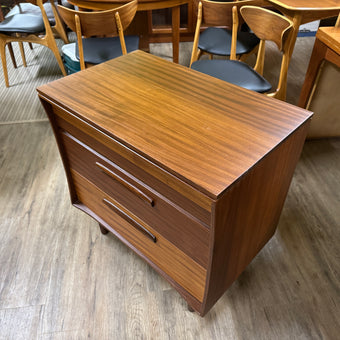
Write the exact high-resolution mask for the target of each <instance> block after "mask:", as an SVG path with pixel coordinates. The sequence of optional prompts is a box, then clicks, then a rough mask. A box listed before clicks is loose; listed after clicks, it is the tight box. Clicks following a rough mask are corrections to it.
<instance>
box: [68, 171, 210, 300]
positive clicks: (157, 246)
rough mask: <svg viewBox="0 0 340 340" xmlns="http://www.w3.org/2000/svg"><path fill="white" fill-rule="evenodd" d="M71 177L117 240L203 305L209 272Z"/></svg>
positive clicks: (107, 198) (79, 193) (91, 186)
mask: <svg viewBox="0 0 340 340" xmlns="http://www.w3.org/2000/svg"><path fill="white" fill-rule="evenodd" d="M71 173H72V178H73V181H74V185H75V189H76V192H77V196H78V199H79V201H80V202H81V203H82V204H84V205H85V206H87V207H88V208H89V209H90V210H92V211H93V212H94V213H95V214H96V215H97V216H99V217H100V218H101V219H103V220H104V221H105V222H106V223H108V224H109V225H110V226H112V228H113V229H114V230H115V231H116V233H118V235H117V236H119V237H120V238H123V241H125V242H126V243H128V245H129V246H130V247H131V248H132V249H135V250H137V252H138V253H140V254H141V255H142V256H145V257H146V258H147V259H149V260H150V261H151V262H152V263H153V264H155V265H156V266H157V267H158V268H159V269H161V270H162V271H163V272H164V273H166V274H167V275H168V276H170V277H171V278H172V279H173V280H174V281H175V282H176V283H177V284H179V285H180V286H181V287H183V288H184V289H185V290H186V291H187V292H189V293H190V294H191V295H192V296H194V297H195V298H196V299H197V300H199V301H200V302H202V301H203V295H204V287H205V280H206V269H204V268H203V267H202V266H200V265H199V264H198V263H197V262H195V261H194V260H193V259H191V258H190V257H189V256H188V255H186V254H185V253H184V252H182V251H181V250H180V249H178V248H177V247H175V246H174V245H173V244H172V243H171V242H169V241H168V240H167V239H166V238H164V237H163V236H162V235H161V234H159V233H158V232H157V231H156V230H154V229H153V228H151V227H150V226H148V225H147V224H145V223H144V222H143V221H141V220H140V219H138V217H137V216H134V215H133V214H131V213H130V212H129V211H128V210H126V209H125V208H124V207H122V206H121V205H120V204H119V203H118V202H117V201H115V200H113V199H112V198H111V197H110V196H109V195H107V194H106V193H105V192H103V191H102V190H100V189H99V188H97V187H96V186H95V185H94V184H93V183H91V182H89V181H88V180H87V179H85V178H84V177H83V176H81V175H80V174H79V173H77V172H76V171H74V170H72V171H71Z"/></svg>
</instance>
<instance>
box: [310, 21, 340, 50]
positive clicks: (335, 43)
mask: <svg viewBox="0 0 340 340" xmlns="http://www.w3.org/2000/svg"><path fill="white" fill-rule="evenodd" d="M316 37H317V39H319V40H321V41H322V42H323V43H325V44H326V45H327V46H328V47H329V48H331V49H332V50H333V51H335V52H336V53H338V54H340V27H320V28H319V29H318V32H317V33H316Z"/></svg>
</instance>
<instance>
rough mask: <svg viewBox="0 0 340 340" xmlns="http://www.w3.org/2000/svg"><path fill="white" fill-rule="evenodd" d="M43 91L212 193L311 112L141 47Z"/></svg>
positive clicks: (222, 186) (46, 86) (295, 126)
mask: <svg viewBox="0 0 340 340" xmlns="http://www.w3.org/2000/svg"><path fill="white" fill-rule="evenodd" d="M108 78H110V79H119V82H118V83H117V82H113V83H112V84H110V83H108V82H107V80H106V79H108ZM169 84H170V85H169ZM38 91H39V92H40V93H42V92H43V94H44V96H46V97H48V98H51V99H52V100H53V101H55V102H56V103H57V104H59V105H61V106H63V107H67V108H68V110H69V111H71V112H73V113H74V114H75V115H82V118H83V119H85V120H87V121H88V122H90V123H91V124H93V125H94V126H95V127H97V128H98V129H99V130H102V131H106V133H107V134H109V135H111V136H112V137H114V138H115V139H117V140H118V141H121V142H122V143H123V144H125V145H127V146H128V147H129V148H131V149H132V150H136V151H137V152H138V153H139V154H141V155H142V156H144V157H146V158H147V159H150V160H151V161H152V162H154V163H155V164H159V165H160V166H161V167H162V168H163V169H166V170H167V171H169V172H170V173H173V174H175V175H176V176H178V177H179V178H182V179H183V181H185V182H187V183H189V184H191V185H192V186H193V187H195V188H197V189H198V190H200V191H202V192H203V193H205V194H207V195H208V196H211V197H212V198H217V197H218V196H219V195H220V194H221V193H222V192H223V190H225V188H227V187H228V186H229V185H230V184H231V183H233V182H234V181H235V180H236V179H238V178H239V177H240V176H241V175H242V174H244V173H245V172H246V171H247V170H248V169H249V168H250V167H251V166H252V165H253V164H254V162H257V161H258V160H259V159H261V158H262V157H264V156H265V155H266V153H267V152H268V151H269V150H271V149H272V148H273V147H275V146H276V145H278V144H279V143H281V142H282V140H283V139H284V138H285V137H286V136H287V133H288V134H289V133H291V131H293V130H294V129H296V128H297V127H298V126H299V125H300V124H301V123H303V122H304V121H305V120H306V119H308V118H309V117H310V116H311V114H310V113H309V112H307V111H305V110H301V109H300V108H297V107H295V106H291V105H289V104H287V103H284V102H282V101H278V100H272V99H271V98H266V97H265V96H262V95H260V94H255V93H254V92H252V91H248V90H244V89H239V87H236V86H233V85H231V84H228V83H226V82H223V81H221V80H218V79H215V78H210V81H208V77H207V76H206V75H203V74H200V73H199V72H194V71H192V70H188V69H187V68H185V67H183V66H181V65H173V64H171V63H169V62H167V61H164V60H162V59H160V58H156V57H154V56H152V55H149V54H146V53H144V52H141V51H137V52H133V53H130V54H129V55H127V56H126V57H125V58H124V57H123V58H116V59H115V60H113V61H109V62H108V63H105V64H101V65H98V66H96V67H94V68H90V69H88V70H85V71H84V73H81V74H74V75H71V76H70V77H67V78H64V79H63V80H62V81H56V82H53V83H51V84H49V85H45V86H42V87H40V88H39V89H38ZM202 94H204V97H203V96H202ZM244 103H247V105H244ZM169 140H171V141H172V143H168V141H169Z"/></svg>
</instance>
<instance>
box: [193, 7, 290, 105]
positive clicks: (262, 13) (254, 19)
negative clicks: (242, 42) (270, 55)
mask: <svg viewBox="0 0 340 340" xmlns="http://www.w3.org/2000/svg"><path fill="white" fill-rule="evenodd" d="M240 2H241V1H237V2H235V4H239V3H240ZM233 3H234V2H233ZM204 6H205V7H204ZM224 7H225V3H224V4H223V5H222V7H221V3H218V2H215V1H214V2H213V1H208V0H201V1H200V2H199V4H198V20H197V25H196V27H197V28H196V32H195V39H194V44H193V49H192V54H191V61H190V67H191V68H192V69H194V70H196V71H199V72H202V73H205V74H208V75H210V76H212V77H215V78H218V79H221V80H223V81H226V82H228V83H232V84H234V85H238V86H240V87H243V88H245V89H248V90H252V91H255V92H259V93H265V94H267V95H268V96H270V97H274V98H278V99H281V100H285V98H286V89H287V71H288V66H289V61H290V56H289V43H290V40H289V38H290V35H291V34H292V30H293V23H292V22H291V21H290V20H289V19H287V18H286V17H284V16H282V15H280V14H278V13H275V12H273V11H270V10H268V9H265V8H262V7H258V6H242V7H241V8H240V12H241V15H242V18H243V19H244V21H245V23H246V24H247V25H248V26H249V27H250V29H251V30H252V31H253V32H254V34H256V36H257V37H258V38H259V39H260V43H259V49H258V53H257V58H256V63H255V66H254V68H252V67H250V66H249V65H248V64H246V63H244V62H242V61H241V60H236V53H235V51H236V45H237V40H238V37H237V36H238V35H239V33H240V32H238V31H237V27H238V25H239V16H238V9H237V6H233V7H232V17H233V30H232V40H231V53H230V59H229V60H221V59H219V60H197V46H198V34H199V32H200V30H199V29H200V24H201V17H202V16H201V13H202V8H203V9H204V8H206V14H209V16H208V15H206V17H207V16H208V17H209V20H211V21H212V22H214V21H216V19H215V16H216V15H217V14H218V13H219V11H220V10H221V9H223V8H224ZM225 8H227V7H225ZM216 13H217V14H216ZM214 15H215V16H214ZM266 40H269V41H272V42H273V43H275V44H276V46H277V47H278V49H279V51H280V52H281V53H282V60H281V70H280V76H279V81H278V84H277V86H276V88H275V89H274V92H271V93H268V92H270V90H271V89H272V86H271V84H270V83H269V82H268V81H267V80H266V79H265V78H264V77H263V70H264V60H265V44H266Z"/></svg>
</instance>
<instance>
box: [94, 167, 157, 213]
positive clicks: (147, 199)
mask: <svg viewBox="0 0 340 340" xmlns="http://www.w3.org/2000/svg"><path fill="white" fill-rule="evenodd" d="M96 165H97V167H98V168H99V169H100V170H102V171H103V172H104V173H105V174H107V175H108V176H110V177H112V178H113V179H114V180H116V181H117V182H119V183H120V184H122V185H123V186H125V187H126V188H127V189H128V190H130V191H131V192H132V193H134V194H135V195H137V196H138V197H139V198H141V199H142V200H143V201H144V202H146V203H148V204H150V205H151V206H152V207H153V206H154V200H153V199H152V198H151V197H149V196H148V195H146V194H145V193H144V192H142V191H141V190H139V189H138V188H136V187H135V186H133V185H132V184H130V183H129V182H128V181H126V180H125V179H124V178H122V177H120V176H119V175H117V174H115V173H114V172H113V171H112V170H110V169H108V168H107V167H106V166H105V165H103V164H101V163H98V162H96Z"/></svg>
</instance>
